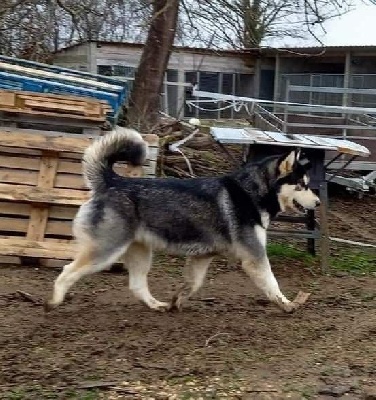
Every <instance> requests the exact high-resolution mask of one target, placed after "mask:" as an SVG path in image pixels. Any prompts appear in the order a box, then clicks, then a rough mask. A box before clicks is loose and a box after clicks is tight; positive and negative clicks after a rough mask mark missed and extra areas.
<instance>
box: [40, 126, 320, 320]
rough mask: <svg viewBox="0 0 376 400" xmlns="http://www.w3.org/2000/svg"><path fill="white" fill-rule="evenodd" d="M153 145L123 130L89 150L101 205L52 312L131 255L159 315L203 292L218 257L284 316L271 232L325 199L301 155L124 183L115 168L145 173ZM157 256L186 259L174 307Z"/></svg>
mask: <svg viewBox="0 0 376 400" xmlns="http://www.w3.org/2000/svg"><path fill="white" fill-rule="evenodd" d="M146 155H147V145H146V143H145V142H144V141H143V139H142V137H141V136H140V135H139V134H138V133H137V132H136V131H133V130H129V129H125V128H118V129H116V130H114V132H112V133H110V134H108V135H106V136H104V137H102V138H100V139H99V140H97V141H96V142H94V143H93V144H92V145H91V146H90V147H89V148H88V149H87V150H86V152H85V154H84V158H83V174H84V177H85V180H86V182H87V184H88V186H89V187H90V188H91V190H92V197H91V199H90V200H89V201H87V202H86V203H85V204H83V205H82V206H81V208H80V210H79V211H78V213H77V216H76V218H75V220H74V227H73V228H74V229H73V230H74V234H75V237H76V239H77V242H78V255H77V256H76V258H75V260H74V261H73V262H72V263H70V264H68V265H66V266H65V267H64V270H63V272H62V273H61V274H60V275H59V277H58V278H57V279H56V281H55V285H54V291H53V295H52V298H51V299H50V300H49V301H48V302H47V303H46V309H51V308H54V307H56V306H57V305H59V304H60V303H61V302H62V301H63V300H64V297H65V294H66V293H67V291H68V290H69V288H70V287H71V286H72V285H73V284H74V283H75V282H77V281H78V280H79V279H80V278H81V277H83V276H85V275H88V274H90V273H93V272H97V271H101V270H103V269H105V268H108V267H109V266H110V265H111V264H113V263H114V262H116V261H117V260H118V259H120V258H121V257H123V259H124V263H125V265H126V266H127V267H128V269H129V287H130V289H131V291H132V292H133V293H134V294H135V296H136V297H137V298H139V299H140V300H142V301H143V302H144V303H145V304H147V305H148V306H149V307H151V308H153V309H169V308H174V307H175V308H178V309H180V308H181V306H182V303H183V301H184V300H186V299H188V298H189V297H190V296H191V295H192V294H193V293H194V292H196V291H197V290H198V289H199V288H200V286H201V285H202V283H203V281H204V278H205V274H206V271H207V268H208V266H209V264H210V262H211V260H212V257H213V256H214V255H215V254H221V253H222V254H226V255H230V256H231V257H235V258H236V259H240V260H241V262H242V266H243V268H244V270H245V272H246V273H247V274H248V275H249V276H250V277H251V279H252V280H253V281H254V283H255V284H256V286H257V287H258V288H259V289H261V290H262V291H263V292H264V294H265V295H266V296H267V297H268V298H269V299H270V300H271V301H273V302H275V303H276V304H278V305H279V306H280V307H281V308H282V309H283V310H285V311H288V312H289V311H292V310H294V309H295V308H296V307H297V306H298V305H299V304H300V303H302V302H304V301H305V300H306V298H307V295H306V294H302V293H300V295H298V297H297V298H296V299H295V300H294V301H292V302H290V301H289V300H288V299H287V298H286V297H285V296H284V295H283V294H282V293H281V291H280V289H279V287H278V283H277V281H276V279H275V277H274V275H273V273H272V271H271V267H270V264H269V260H268V257H267V254H266V229H267V227H268V225H269V221H270V219H271V218H273V217H275V216H276V215H277V214H278V213H279V212H280V211H284V210H286V209H295V210H296V209H297V208H299V209H303V208H304V209H313V208H314V207H316V206H317V205H318V204H319V199H318V197H317V196H316V195H315V194H314V193H313V192H312V191H311V190H310V189H309V188H308V177H307V175H306V170H307V168H308V167H309V165H308V164H307V163H304V162H300V161H299V159H298V157H299V153H298V151H292V152H290V153H288V154H285V155H283V156H271V157H268V158H266V159H264V160H263V161H261V162H258V163H249V164H247V165H245V166H244V167H243V168H241V169H240V170H238V171H236V172H233V173H231V174H228V175H225V176H221V177H213V178H192V179H184V180H179V179H147V178H139V179H137V178H125V177H121V176H119V175H117V174H116V173H115V172H114V171H113V169H112V165H113V163H114V162H116V161H120V160H123V161H127V162H128V163H131V164H133V165H142V164H143V163H144V161H145V157H146ZM154 249H165V250H166V251H168V252H170V253H173V254H179V255H187V256H188V258H187V263H186V271H185V272H186V273H185V284H184V286H183V287H182V288H181V289H180V290H179V291H178V293H176V295H175V296H174V297H173V299H172V301H171V302H170V303H162V302H160V301H158V300H156V299H155V298H154V297H153V296H152V295H151V293H150V292H149V288H148V283H147V274H148V272H149V269H150V267H151V262H152V252H153V250H154Z"/></svg>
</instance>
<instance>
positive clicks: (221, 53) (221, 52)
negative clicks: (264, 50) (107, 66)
mask: <svg viewBox="0 0 376 400" xmlns="http://www.w3.org/2000/svg"><path fill="white" fill-rule="evenodd" d="M87 43H96V44H97V47H101V46H124V47H134V48H142V47H144V43H134V42H117V41H105V40H87V41H82V42H78V43H75V44H73V45H70V46H66V47H63V48H61V49H60V50H57V51H56V52H55V54H57V53H62V52H64V51H66V50H69V49H72V48H75V47H78V46H82V45H84V44H87ZM173 50H175V51H184V52H189V53H196V54H197V53H198V54H212V55H219V56H225V55H227V56H239V55H242V54H246V53H245V52H244V50H230V49H219V50H218V49H208V48H205V47H189V46H173Z"/></svg>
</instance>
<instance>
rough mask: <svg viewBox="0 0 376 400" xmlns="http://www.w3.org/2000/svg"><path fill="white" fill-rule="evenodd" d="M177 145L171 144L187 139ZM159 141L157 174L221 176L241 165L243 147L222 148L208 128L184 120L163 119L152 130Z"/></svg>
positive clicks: (182, 176) (184, 176)
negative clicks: (175, 148)
mask: <svg viewBox="0 0 376 400" xmlns="http://www.w3.org/2000/svg"><path fill="white" fill-rule="evenodd" d="M193 132H194V135H193V136H192V137H190V138H189V139H188V140H187V141H186V142H184V143H182V144H181V145H179V146H178V149H179V151H174V150H173V148H172V149H171V145H173V144H176V143H177V142H179V141H181V140H183V139H185V138H188V137H189V136H190V135H192V133H193ZM153 133H156V134H157V135H158V136H159V137H160V138H161V139H160V154H159V162H158V175H159V176H171V177H177V178H189V177H192V176H210V175H218V174H221V173H225V172H228V171H232V170H234V169H235V168H237V167H239V166H240V163H241V159H242V149H241V147H240V146H227V145H226V146H221V145H220V144H219V143H217V142H216V141H215V140H214V139H213V137H212V136H211V135H210V133H209V129H208V128H205V127H201V126H194V125H191V124H188V123H186V122H182V121H176V120H172V119H164V120H162V121H161V124H160V125H159V126H158V127H157V128H156V129H155V130H153Z"/></svg>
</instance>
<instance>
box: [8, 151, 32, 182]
mask: <svg viewBox="0 0 376 400" xmlns="http://www.w3.org/2000/svg"><path fill="white" fill-rule="evenodd" d="M0 168H7V169H12V168H14V169H28V170H33V171H39V160H38V159H36V158H35V157H27V156H25V157H18V156H12V155H11V154H8V155H4V154H1V153H0ZM0 180H1V178H0Z"/></svg>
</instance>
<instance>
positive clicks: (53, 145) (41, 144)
mask: <svg viewBox="0 0 376 400" xmlns="http://www.w3.org/2000/svg"><path fill="white" fill-rule="evenodd" d="M38 132H39V133H38ZM143 138H144V140H145V141H146V142H147V143H148V144H150V145H151V146H153V145H157V144H158V136H157V135H143ZM92 141H93V138H89V137H82V136H81V135H80V136H79V137H72V136H67V135H64V134H61V135H60V136H51V135H49V134H48V132H43V131H36V132H35V133H27V132H25V130H22V129H14V128H4V127H1V128H0V143H1V146H4V147H20V148H26V149H37V150H50V151H57V152H70V153H83V152H84V151H85V149H86V148H87V147H88V146H89V145H90V144H91V143H92ZM153 154H154V153H153Z"/></svg>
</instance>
